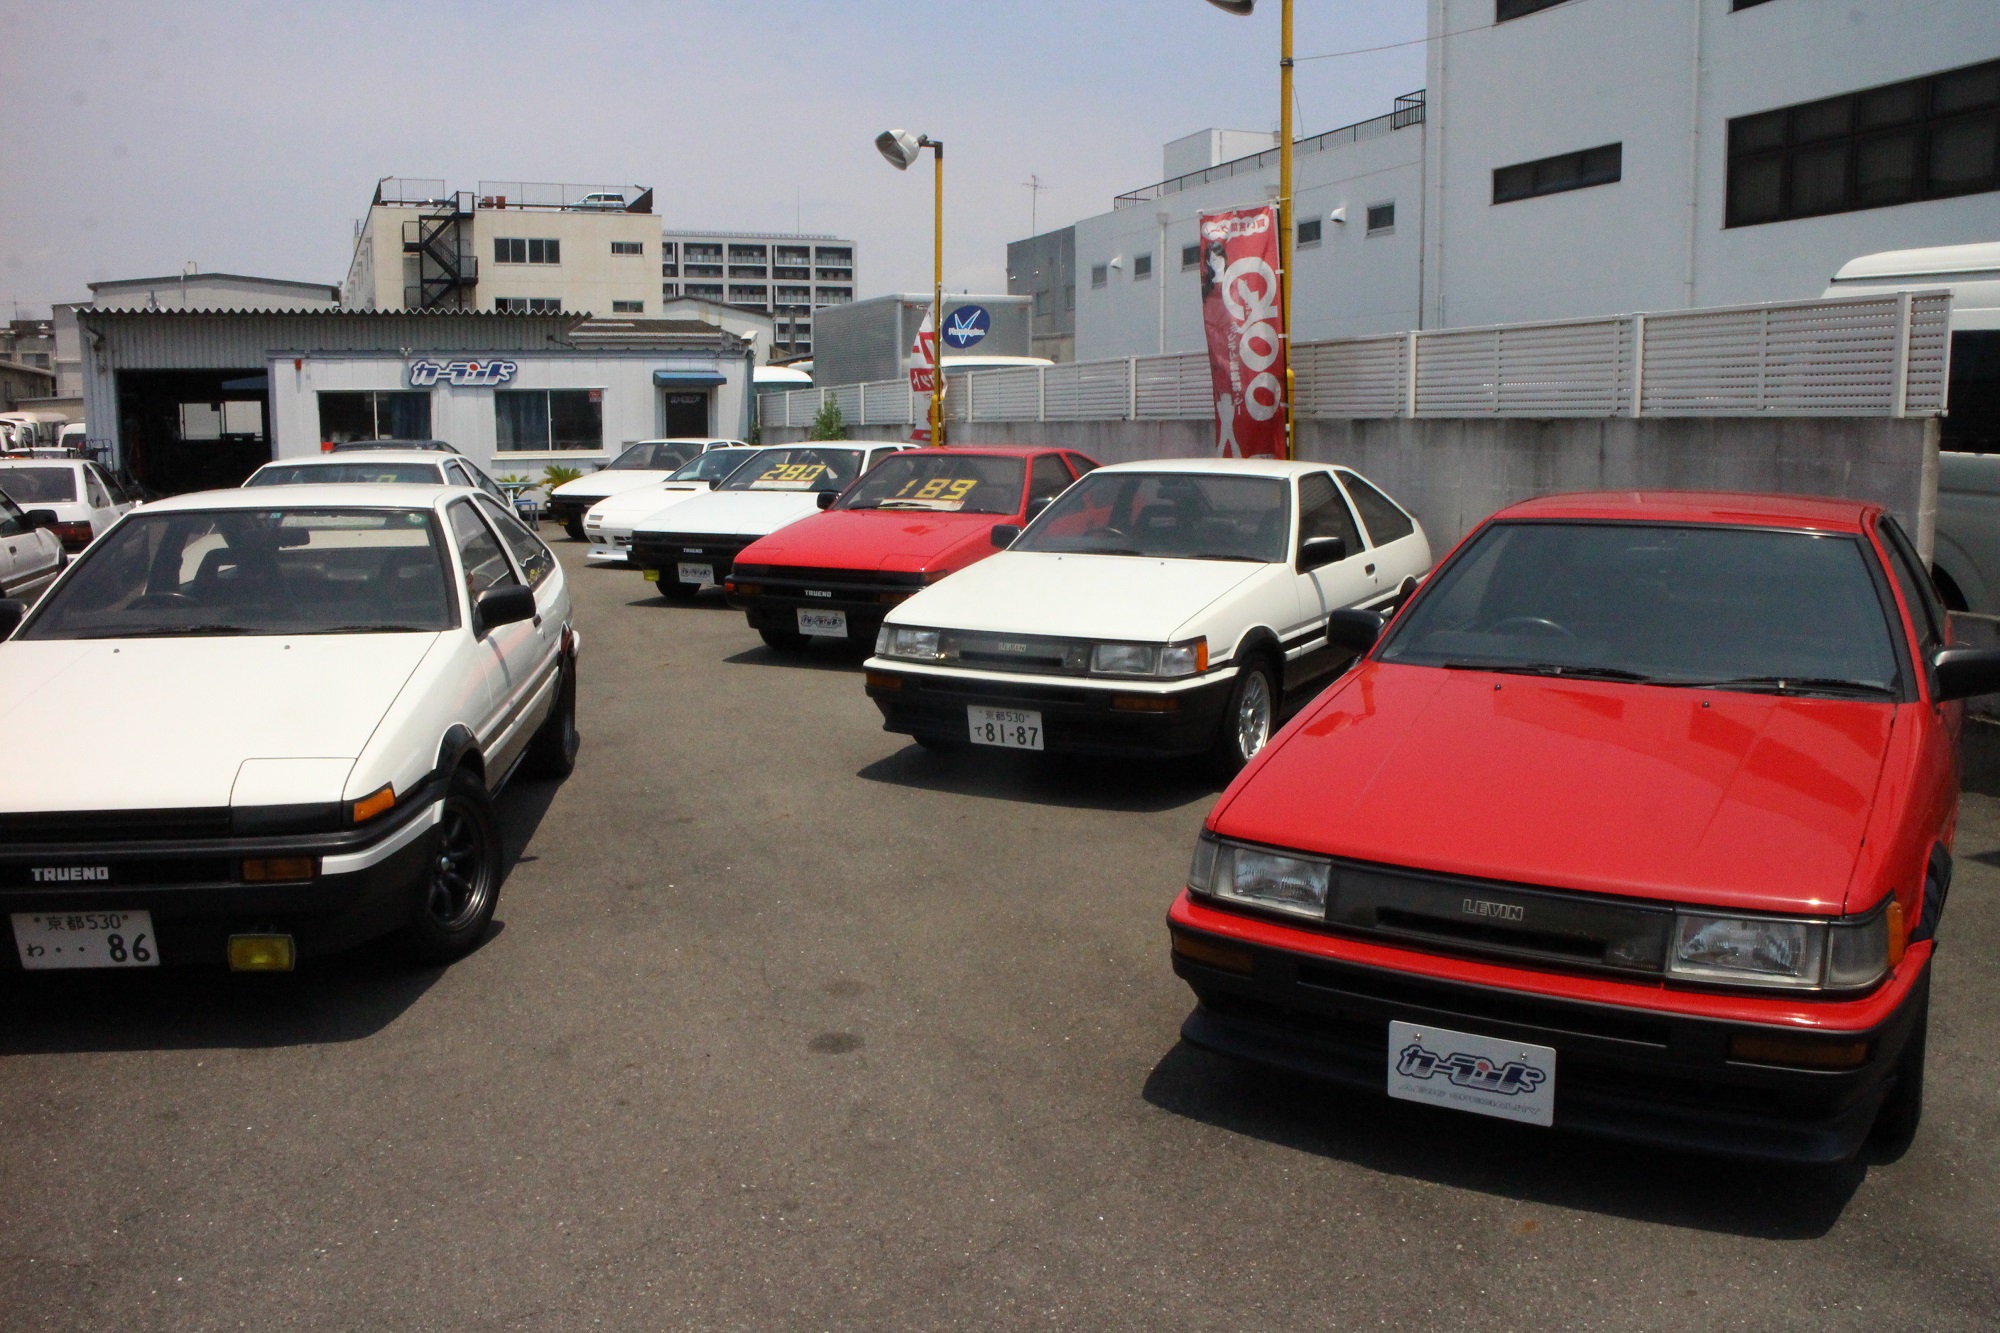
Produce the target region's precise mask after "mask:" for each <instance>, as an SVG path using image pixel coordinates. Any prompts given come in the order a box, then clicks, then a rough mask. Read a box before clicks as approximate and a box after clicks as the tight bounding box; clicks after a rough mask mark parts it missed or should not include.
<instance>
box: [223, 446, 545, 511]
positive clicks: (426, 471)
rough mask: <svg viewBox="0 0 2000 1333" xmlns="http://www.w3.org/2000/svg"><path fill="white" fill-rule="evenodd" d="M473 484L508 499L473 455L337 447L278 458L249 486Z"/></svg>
mask: <svg viewBox="0 0 2000 1333" xmlns="http://www.w3.org/2000/svg"><path fill="white" fill-rule="evenodd" d="M336 483H338V484H340V485H343V486H386V485H397V486H470V487H472V488H474V489H475V490H481V491H485V492H486V493H487V494H488V495H490V496H492V497H493V498H494V499H496V500H498V501H500V503H502V504H506V503H507V493H506V492H505V491H503V490H501V489H500V485H499V483H498V482H496V481H494V480H493V478H491V477H489V476H487V475H486V474H485V473H484V472H481V471H480V470H479V467H478V465H477V464H476V463H474V462H473V461H472V460H471V459H469V458H465V457H462V456H460V455H458V454H450V453H442V452H439V451H437V450H431V449H364V450H349V451H336V452H333V453H325V454H320V455H318V456H317V457H312V458H279V459H274V460H272V461H271V462H269V463H266V464H264V466H262V467H260V468H258V469H257V470H256V471H255V472H252V473H251V474H250V476H249V477H248V478H247V479H246V480H245V481H244V483H243V484H244V485H245V486H330V485H334V484H336Z"/></svg>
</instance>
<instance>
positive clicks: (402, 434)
mask: <svg viewBox="0 0 2000 1333" xmlns="http://www.w3.org/2000/svg"><path fill="white" fill-rule="evenodd" d="M319 437H320V439H321V440H324V441H330V442H332V443H334V444H346V443H347V442H348V441H349V440H428V439H429V438H430V437H431V396H430V395H429V394H428V393H409V392H380V393H378V392H373V391H369V392H363V393H325V392H323V393H321V394H320V395H319Z"/></svg>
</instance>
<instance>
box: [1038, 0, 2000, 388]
mask: <svg viewBox="0 0 2000 1333" xmlns="http://www.w3.org/2000/svg"><path fill="white" fill-rule="evenodd" d="M1429 32H1430V39H1431V40H1430V42H1429V44H1428V48H1427V49H1428V71H1427V87H1426V89H1425V90H1424V92H1423V93H1421V94H1413V95H1412V96H1410V97H1408V98H1403V99H1398V103H1397V106H1396V107H1395V108H1394V109H1393V110H1392V111H1391V113H1390V114H1388V115H1385V116H1381V117H1377V118H1375V119H1372V120H1369V121H1364V122H1361V123H1360V124H1358V125H1354V126H1349V127H1345V128H1343V129H1340V130H1335V131H1333V132H1331V133H1328V134H1323V135H1319V136H1313V137H1309V138H1306V139H1303V140H1301V141H1300V142H1299V143H1298V145H1297V157H1296V173H1297V176H1296V192H1297V208H1296V217H1295V221H1296V223H1297V225H1298V229H1299V230H1298V238H1297V239H1298V244H1297V252H1296V259H1295V274H1294V279H1295V281H1294V293H1295V298H1294V299H1295V310H1294V320H1295V322H1294V331H1295V336H1296V337H1297V338H1298V339H1300V340H1301V341H1305V340H1312V339H1321V338H1333V337H1343V336H1352V335H1360V334H1368V333H1383V332H1392V331H1396V330H1401V329H1410V328H1446V327H1468V326H1477V325H1485V324H1494V323H1506V322H1516V321H1523V320H1536V319H1555V318H1565V317H1572V316H1583V315H1597V314H1609V313H1616V312H1626V311H1638V310H1671V309H1680V308H1685V307H1690V306H1716V305H1731V304H1740V303H1750V302H1759V301H1776V300H1788V299H1799V298H1810V297H1816V296H1818V295H1819V294H1820V293H1821V292H1822V291H1823V290H1825V288H1826V286H1827V283H1828V281H1829V280H1830V279H1831V277H1832V276H1833V274H1834V272H1835V271H1836V270H1837V269H1838V268H1839V267H1840V266H1841V265H1842V264H1843V263H1845V262H1846V261H1848V260H1849V259H1852V258H1854V257H1855V256H1857V255H1862V254H1870V253H1874V252H1877V251H1883V250H1896V249H1908V248H1915V247H1922V246H1934V245H1951V244H1961V243H1969V242H1975V241H1991V240H2000V10H1996V7H1995V4H1994V0H1933V3H1928V4H1922V5H1919V4H1909V3H1905V4H1883V5H1869V6H1859V5H1848V6H1840V7H1832V6H1828V5H1826V4H1823V3H1817V2H1816V0H1430V7H1429ZM1259 141H1260V138H1246V137H1244V136H1243V135H1242V134H1240V133H1238V134H1234V135H1232V134H1228V133H1225V132H1219V131H1202V132H1200V133H1198V134H1196V135H1192V136H1188V137H1187V138H1184V139H1181V140H1177V141H1175V143H1173V144H1169V145H1168V147H1167V153H1166V160H1165V161H1164V162H1163V170H1164V174H1165V177H1166V178H1165V179H1164V180H1162V181H1161V182H1160V183H1158V184H1156V185H1151V186H1148V187H1145V188H1143V189H1138V190H1134V191H1131V192H1129V193H1127V194H1124V195H1121V196H1119V198H1118V199H1117V200H1116V201H1115V204H1114V207H1113V208H1112V210H1111V211H1110V212H1107V213H1102V214H1099V215H1097V216H1095V217H1090V218H1086V219H1083V220H1081V221H1079V222H1078V223H1077V224H1076V227H1075V238H1076V239H1075V247H1076V250H1075V273H1076V289H1077V291H1076V313H1075V322H1076V328H1075V338H1076V357H1077V359H1078V360H1084V361H1087V360H1095V359H1101V358H1106V357H1118V356H1136V355H1146V354H1150V353H1155V352H1160V351H1167V352H1180V351H1193V350H1197V349H1199V348H1200V347H1201V346H1202V345H1203V338H1202V330H1201V320H1200V295H1199V272H1198V269H1197V268H1196V267H1195V266H1194V264H1193V262H1192V252H1191V250H1190V247H1192V246H1194V244H1195V228H1196V225H1197V223H1196V220H1197V218H1198V216H1199V215H1200V214H1201V213H1203V212H1213V211H1217V210H1220V209H1224V208H1230V207H1239V206H1242V205H1246V204H1255V203H1259V202H1263V201H1265V200H1267V199H1269V198H1271V197H1274V196H1275V194H1276V192H1277V179H1278V166H1277V156H1278V155H1277V152H1276V151H1275V150H1274V149H1260V150H1259V151H1257V152H1256V153H1254V154H1245V153H1242V152H1241V150H1242V149H1244V148H1248V147H1256V146H1257V145H1258V143H1259ZM1232 153H1236V154H1238V155H1237V156H1233V157H1232V156H1230V154H1232ZM1204 159H1207V160H1204Z"/></svg>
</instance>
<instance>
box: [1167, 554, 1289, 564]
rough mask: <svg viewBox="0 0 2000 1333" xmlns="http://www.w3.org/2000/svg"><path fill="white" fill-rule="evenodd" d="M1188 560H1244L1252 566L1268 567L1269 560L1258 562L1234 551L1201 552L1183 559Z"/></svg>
mask: <svg viewBox="0 0 2000 1333" xmlns="http://www.w3.org/2000/svg"><path fill="white" fill-rule="evenodd" d="M1185 558H1186V559H1189V560H1246V561H1248V562H1249V563H1251V564H1253V565H1268V564H1270V563H1271V562H1270V561H1269V560H1260V559H1258V558H1257V557H1256V556H1254V555H1243V554H1240V553H1239V552H1236V551H1203V552H1202V553H1201V554H1199V555H1191V556H1187V557H1185Z"/></svg>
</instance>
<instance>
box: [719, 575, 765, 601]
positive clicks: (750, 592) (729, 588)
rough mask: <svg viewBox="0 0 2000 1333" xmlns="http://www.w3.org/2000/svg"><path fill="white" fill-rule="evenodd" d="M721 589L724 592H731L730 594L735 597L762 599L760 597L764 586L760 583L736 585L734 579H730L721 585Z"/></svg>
mask: <svg viewBox="0 0 2000 1333" xmlns="http://www.w3.org/2000/svg"><path fill="white" fill-rule="evenodd" d="M722 589H723V591H724V592H731V593H734V594H736V595H737V596H738V597H762V596H763V595H764V585H763V584H761V583H738V582H737V581H736V580H734V579H730V580H728V581H727V582H725V583H724V584H723V585H722Z"/></svg>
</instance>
